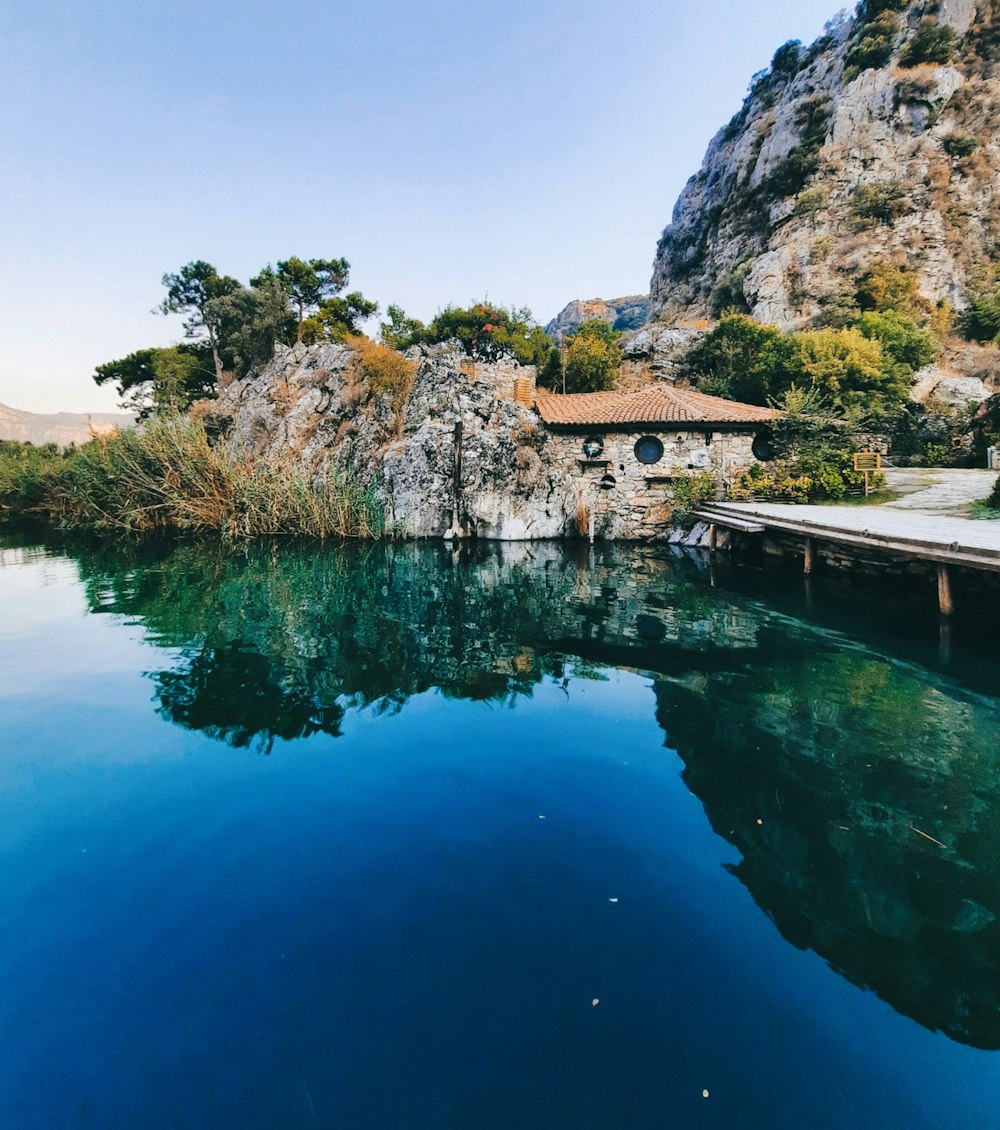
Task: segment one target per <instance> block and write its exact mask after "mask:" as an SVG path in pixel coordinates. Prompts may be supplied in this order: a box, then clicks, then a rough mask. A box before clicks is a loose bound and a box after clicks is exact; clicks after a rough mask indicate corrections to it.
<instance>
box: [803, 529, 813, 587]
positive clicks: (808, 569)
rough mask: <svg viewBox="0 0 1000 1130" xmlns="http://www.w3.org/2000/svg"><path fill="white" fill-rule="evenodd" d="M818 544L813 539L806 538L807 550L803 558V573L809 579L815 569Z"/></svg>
mask: <svg viewBox="0 0 1000 1130" xmlns="http://www.w3.org/2000/svg"><path fill="white" fill-rule="evenodd" d="M815 549H816V544H815V542H814V541H813V539H812V538H806V544H805V550H804V552H803V556H802V572H803V573H805V575H806V576H807V577H809V576H812V571H813V567H814V565H815V560H814V553H815Z"/></svg>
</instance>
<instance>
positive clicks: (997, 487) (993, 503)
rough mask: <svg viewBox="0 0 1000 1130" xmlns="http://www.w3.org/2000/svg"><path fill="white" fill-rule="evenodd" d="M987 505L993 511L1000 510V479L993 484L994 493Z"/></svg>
mask: <svg viewBox="0 0 1000 1130" xmlns="http://www.w3.org/2000/svg"><path fill="white" fill-rule="evenodd" d="M986 505H987V506H988V507H989V508H990V509H991V510H1000V479H997V481H996V482H995V483H994V484H993V493H992V494H991V495H990V497H989V498H988V499H987V500H986Z"/></svg>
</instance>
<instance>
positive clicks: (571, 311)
mask: <svg viewBox="0 0 1000 1130" xmlns="http://www.w3.org/2000/svg"><path fill="white" fill-rule="evenodd" d="M648 309H649V296H648V295H645V294H627V295H625V296H624V297H622V298H585V299H580V298H577V299H574V300H573V301H572V302H570V303H569V304H568V305H567V306H565V307H563V309H562V310H560V311H559V313H558V314H557V315H556V316H555V317H554V318H553V319H552V321H551V322H549V324H548V325H547V326H546V327H545V332H546V333H547V334H548V335H549V337H551V338H552V340H553V341H555V342H556V343H557V344H562V341H563V339H564V338H565V337H566V336H567V334H569V333H571V332H572V331H573V330H575V329H576V327H577V326H579V325H580V324H581V323H582V322H590V321H594V320H599V321H602V322H608V323H609V324H610V325H612V326H613V327H614V328H615V329H616V330H636V329H638V328H639V327H640V326H641V325H642V324H643V323H644V322H645V321H646V314H647V312H648Z"/></svg>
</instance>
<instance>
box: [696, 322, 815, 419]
mask: <svg viewBox="0 0 1000 1130" xmlns="http://www.w3.org/2000/svg"><path fill="white" fill-rule="evenodd" d="M793 357H794V347H793V346H792V344H791V342H790V340H789V339H788V338H786V337H785V336H784V335H783V334H782V333H781V331H780V330H778V329H776V328H775V327H774V326H764V325H761V323H760V322H757V321H755V320H754V319H753V318H751V317H749V315H746V314H735V313H733V314H726V315H723V317H722V319H721V321H720V322H719V324H718V326H716V328H715V329H714V330H712V331H711V332H710V333H708V334H706V335H705V336H704V337H703V338H702V339H701V340H700V341H699V342H698V343H697V344H696V345H695V346H694V348H693V349H691V350H690V351H689V352H688V354H687V355H686V356H685V358H684V361H683V364H682V369H683V373H684V375H685V376H686V377H688V378H689V379H690V380H691V381H693V382H694V383H695V384H696V385H697V386H698V388H700V389H701V391H702V392H707V393H709V394H710V395H713V396H723V397H727V398H729V399H733V400H740V401H743V402H744V403H746V404H761V405H766V404H767V403H768V401H769V400H770V399H771V398H772V397H775V396H778V395H780V394H781V393H782V392H783V391H784V389H786V388H787V387H788V385H789V384H790V383H791V380H792V376H793V369H792V364H793Z"/></svg>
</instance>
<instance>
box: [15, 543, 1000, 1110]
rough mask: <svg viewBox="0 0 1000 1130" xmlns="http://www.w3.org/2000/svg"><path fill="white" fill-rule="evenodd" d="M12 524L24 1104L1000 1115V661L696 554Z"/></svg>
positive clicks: (19, 1060) (918, 627) (873, 607)
mask: <svg viewBox="0 0 1000 1130" xmlns="http://www.w3.org/2000/svg"><path fill="white" fill-rule="evenodd" d="M2 545H3V548H2V551H0V676H2V677H0V737H2V745H0V749H2V752H0V921H2V922H3V924H4V928H3V930H2V931H0V985H2V989H3V991H2V993H0V1126H2V1127H4V1128H15V1130H19V1128H22V1127H32V1128H33V1127H46V1128H49V1127H73V1128H85V1127H86V1128H89V1127H94V1128H101V1130H109V1128H119V1127H121V1128H134V1127H143V1128H153V1127H171V1128H174V1127H198V1128H200V1127H213V1128H214V1127H227V1128H228V1127H234V1128H236V1127H239V1128H256V1127H268V1128H270V1127H304V1128H307V1127H337V1128H349V1130H353V1128H356V1127H357V1128H368V1127H371V1128H392V1130H396V1128H421V1130H423V1128H425V1127H426V1128H431V1127H434V1128H437V1127H448V1128H451V1127H462V1128H465V1127H474V1128H477V1130H478V1128H492V1127H497V1128H501V1127H502V1128H507V1127H519V1128H522V1127H523V1128H534V1127H539V1128H541V1127H546V1128H563V1127H566V1128H574V1130H575V1128H578V1127H601V1128H605V1127H607V1128H612V1127H613V1128H645V1127H658V1128H659V1127H736V1126H739V1127H810V1128H813V1127H815V1128H826V1127H852V1128H854V1127H860V1126H864V1127H869V1126H871V1127H907V1128H909V1130H912V1128H915V1127H932V1126H933V1127H941V1126H948V1127H952V1128H955V1127H987V1126H995V1125H996V1124H997V1121H998V1118H997V1106H998V1101H997V1099H998V1095H1000V1054H998V1049H1000V957H998V955H1000V945H998V943H1000V924H998V915H1000V772H998V770H1000V737H998V735H1000V698H998V697H997V696H998V694H1000V668H998V665H997V662H996V660H995V659H994V658H993V653H994V651H995V649H990V648H976V647H973V646H972V645H967V644H965V643H963V641H962V639H961V638H958V639H956V640H953V641H951V644H950V647H949V648H948V649H947V650H946V651H945V652H944V653H942V652H941V650H940V649H939V641H938V639H937V632H936V627H935V626H934V624H933V621H932V620H930V619H926V620H924V619H922V618H921V617H919V616H913V615H911V616H909V617H907V616H906V615H905V614H904V615H900V614H898V613H897V612H895V611H894V610H893V609H891V608H889V607H887V606H886V604H885V602H884V601H883V600H882V599H880V598H875V597H872V598H866V597H864V596H863V595H860V596H856V598H855V600H854V601H853V602H852V604H851V607H850V612H849V613H847V612H846V611H845V606H844V605H843V604H840V603H838V602H837V601H836V600H834V599H832V598H830V597H829V594H826V595H825V590H823V589H822V588H819V589H818V590H816V591H815V592H807V591H806V590H805V589H804V588H803V585H802V582H801V579H800V578H789V577H777V578H767V577H763V576H756V575H752V574H750V575H748V574H729V575H726V574H725V573H712V572H709V571H707V570H705V569H703V568H701V567H700V563H699V562H697V561H693V560H691V559H688V558H681V557H673V556H670V555H668V554H666V553H665V552H659V553H658V552H653V551H649V552H646V551H641V550H634V549H633V550H628V551H615V550H604V551H600V552H598V553H597V554H596V555H592V556H591V555H588V553H587V552H586V550H583V551H580V552H576V551H573V550H564V549H562V548H560V547H556V546H527V547H517V546H514V547H507V548H502V547H500V548H497V547H494V548H490V547H477V548H472V549H465V550H463V551H462V552H461V553H459V554H454V555H453V554H452V553H450V552H448V551H446V550H444V549H443V548H441V547H438V546H431V547H419V546H411V545H403V546H394V545H389V546H361V547H347V548H331V547H327V548H323V549H316V548H315V547H312V548H301V547H295V546H255V547H252V548H250V549H246V550H242V549H241V550H236V551H229V552H227V551H225V550H223V549H221V548H220V547H218V546H213V545H192V544H180V545H176V544H175V545H172V546H171V545H162V546H156V545H147V546H144V547H130V546H119V547H107V546H105V547H95V546H89V547H88V546H85V545H80V546H75V547H73V546H48V547H46V546H43V545H41V544H38V543H37V541H33V540H32V539H31V538H30V537H28V536H24V537H21V538H18V537H16V536H13V535H9V536H7V538H6V540H5V541H4V542H3V543H2ZM713 582H714V584H713ZM838 610H840V611H839V613H838ZM845 615H846V616H847V617H848V618H847V620H846V621H845V618H844V617H845ZM595 1001H596V1002H597V1003H596V1004H595V1003H594V1002H595ZM706 1091H707V1092H708V1097H704V1094H703V1093H704V1092H706Z"/></svg>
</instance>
